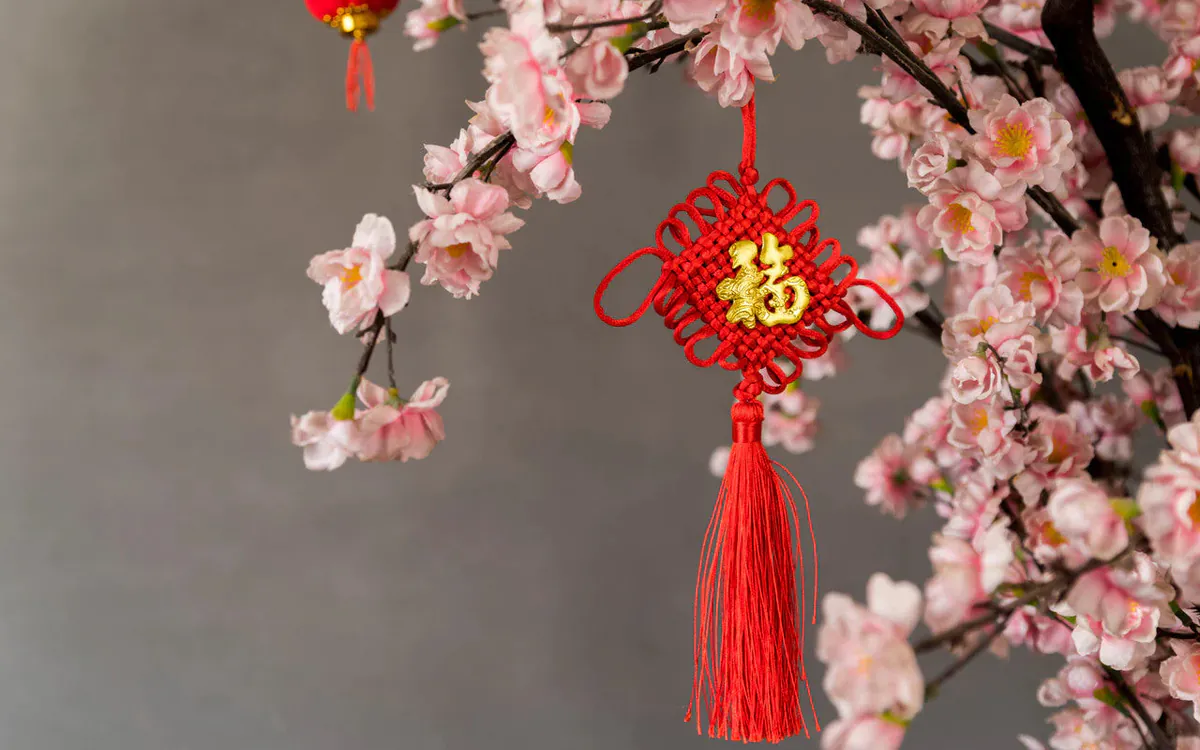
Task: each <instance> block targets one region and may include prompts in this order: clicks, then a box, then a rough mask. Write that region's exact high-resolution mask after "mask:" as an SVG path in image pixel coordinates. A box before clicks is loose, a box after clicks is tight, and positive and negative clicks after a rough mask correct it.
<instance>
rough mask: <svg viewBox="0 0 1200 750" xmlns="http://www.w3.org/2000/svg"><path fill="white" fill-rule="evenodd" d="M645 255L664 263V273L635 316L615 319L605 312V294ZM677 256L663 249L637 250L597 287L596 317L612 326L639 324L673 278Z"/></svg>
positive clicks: (593, 300) (651, 288)
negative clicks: (659, 292)
mask: <svg viewBox="0 0 1200 750" xmlns="http://www.w3.org/2000/svg"><path fill="white" fill-rule="evenodd" d="M643 255H653V256H655V257H656V258H658V259H659V260H661V261H662V263H663V267H662V271H660V272H659V274H658V280H657V281H655V282H654V286H652V287H650V291H649V292H648V293H647V294H646V298H645V299H643V300H642V304H641V305H639V306H638V309H636V310H634V311H633V314H632V315H630V316H629V317H627V318H614V317H612V316H611V315H609V314H608V313H606V312H604V293H605V292H606V291H608V285H609V284H611V283H612V281H613V279H615V278H617V276H619V275H620V274H621V272H622V271H624V270H625V269H626V268H629V266H631V265H632V264H633V262H634V261H636V260H637V259H638V258H640V257H642V256H643ZM674 258H675V256H674V255H672V254H671V253H670V252H668V251H666V250H664V249H662V248H661V247H643V248H642V249H641V250H635V251H633V252H632V253H630V254H629V255H627V256H626V257H625V259H624V260H622V261H621V262H620V263H618V264H617V265H616V266H614V267H613V269H612V270H611V271H609V272H608V273H606V274H605V275H604V278H603V279H601V281H600V285H599V286H597V287H596V295H595V297H593V298H592V305H593V307H594V308H595V310H596V316H597V317H598V318H600V320H603V321H604V322H605V323H607V324H609V325H610V326H618V327H620V326H627V325H631V324H633V323H635V322H637V320H638V318H640V317H642V315H644V314H645V313H646V310H648V309H650V304H651V303H652V302H653V301H654V297H655V295H657V294H658V291H659V290H660V289H662V287H663V285H664V284H665V283H667V281H668V280H669V279H670V278H671V272H670V264H671V261H672V260H674Z"/></svg>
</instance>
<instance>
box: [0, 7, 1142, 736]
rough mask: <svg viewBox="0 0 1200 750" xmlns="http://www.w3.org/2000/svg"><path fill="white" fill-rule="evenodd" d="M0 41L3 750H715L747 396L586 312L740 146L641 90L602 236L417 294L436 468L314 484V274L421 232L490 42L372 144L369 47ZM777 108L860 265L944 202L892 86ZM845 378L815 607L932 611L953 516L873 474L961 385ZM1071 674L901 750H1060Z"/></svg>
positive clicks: (809, 475)
mask: <svg viewBox="0 0 1200 750" xmlns="http://www.w3.org/2000/svg"><path fill="white" fill-rule="evenodd" d="M0 10H2V11H3V17H4V18H5V19H6V22H5V23H4V24H2V25H0V352H3V360H2V362H3V365H2V366H0V386H2V387H3V394H4V396H3V407H2V408H0V747H4V748H5V750H85V749H86V750H168V749H170V750H183V749H185V748H186V749H188V750H208V749H216V748H221V749H223V750H224V749H226V748H238V749H239V750H331V749H333V748H337V749H338V750H377V749H378V748H387V747H395V748H405V749H406V750H408V749H410V748H411V750H476V749H479V750H484V749H485V748H486V749H487V750H507V749H513V750H516V749H518V748H529V749H534V748H546V749H547V750H550V749H551V748H555V749H557V748H570V749H572V750H573V749H575V748H579V749H580V750H584V749H591V748H596V749H601V748H602V749H604V750H618V749H626V748H627V749H630V750H633V749H635V748H636V749H643V748H646V749H650V748H653V749H654V750H663V749H665V748H689V747H698V746H700V745H701V744H703V743H704V742H707V740H701V739H698V738H697V737H696V736H695V734H694V730H693V729H692V728H690V727H688V726H685V725H684V724H683V722H682V710H683V706H684V703H685V702H686V700H687V693H688V688H689V678H690V661H689V660H690V618H691V596H692V587H693V582H694V575H695V565H696V558H697V553H698V549H699V543H700V539H701V536H702V533H703V529H704V526H705V524H706V522H707V519H708V515H709V511H710V508H711V504H712V501H713V499H714V497H715V492H716V488H717V482H716V480H714V479H713V478H711V477H710V476H709V475H708V474H707V471H706V460H707V457H708V453H709V451H710V449H711V448H712V447H713V446H714V445H716V444H717V443H718V442H719V441H721V440H723V439H724V438H725V437H726V434H727V430H728V429H729V428H728V416H727V413H728V412H727V411H726V405H727V403H728V393H729V388H730V387H731V386H732V380H731V379H730V376H728V375H726V374H721V373H715V372H710V371H699V370H696V369H694V368H692V367H691V366H690V365H688V364H687V363H686V362H685V361H684V359H683V357H682V355H681V352H680V351H679V350H678V348H677V347H675V345H674V344H672V343H671V341H670V338H669V335H668V333H667V332H666V331H665V330H664V329H663V328H662V327H661V325H660V324H659V323H658V322H657V321H656V320H652V319H650V318H648V319H647V320H646V321H645V322H644V323H642V324H641V325H638V326H635V327H633V328H632V329H625V330H612V329H608V328H606V327H605V326H603V325H602V324H600V323H599V322H598V321H597V320H595V318H594V317H593V315H592V312H591V304H590V301H591V295H592V290H593V289H594V287H595V284H596V282H597V281H598V280H599V279H600V277H601V276H602V275H603V273H604V272H605V270H607V269H608V268H609V267H610V266H611V265H612V264H613V263H614V262H615V261H616V260H617V259H618V258H619V257H620V256H622V255H623V254H624V253H626V252H627V251H629V250H630V249H633V248H635V247H638V246H640V245H641V244H644V243H645V242H647V241H648V239H649V238H650V237H651V232H652V230H653V228H654V226H655V224H656V222H657V221H658V220H659V219H660V216H661V215H662V213H663V211H664V210H665V209H666V208H667V207H668V206H669V205H670V204H671V203H673V202H674V201H676V200H678V199H680V198H681V197H682V196H683V195H685V194H686V191H687V190H689V189H690V188H691V187H693V186H694V185H695V184H697V183H698V182H699V181H700V180H702V178H703V177H704V175H705V174H706V173H707V172H708V171H709V170H711V169H712V168H714V167H717V166H726V167H732V166H734V165H735V164H736V160H737V158H738V155H737V151H736V149H737V143H738V141H737V137H738V128H739V121H738V117H737V115H736V113H735V112H732V111H722V110H720V109H719V108H717V107H716V106H715V104H714V103H713V102H711V101H709V100H707V99H705V98H704V97H703V96H702V95H700V94H699V93H698V92H696V91H694V90H691V89H689V88H687V87H685V86H684V85H683V84H682V83H681V82H680V81H679V78H678V71H676V70H673V69H664V70H663V71H661V72H660V73H659V74H658V75H656V76H653V77H647V76H646V75H637V76H636V77H635V78H634V79H633V80H632V81H631V83H630V85H629V88H628V91H627V93H626V94H624V95H623V96H622V97H621V98H620V99H619V101H618V102H617V103H616V106H615V114H614V117H613V121H612V124H611V125H610V126H609V127H608V128H607V129H606V130H603V131H600V132H594V131H589V132H586V133H585V134H584V135H583V136H582V137H581V138H580V141H579V144H578V147H577V149H576V159H577V161H576V166H577V169H578V173H579V175H580V179H581V181H582V183H583V185H584V197H583V199H582V200H580V201H579V202H577V203H575V204H573V205H569V206H561V207H560V206H554V205H539V206H537V207H536V208H535V209H534V210H533V211H532V213H531V214H529V215H528V216H527V218H528V220H529V224H528V226H527V227H526V228H525V229H524V230H522V231H521V232H520V233H519V234H518V235H516V236H515V237H514V242H515V244H516V248H515V249H514V250H512V251H511V252H508V253H507V254H506V255H505V256H504V257H503V259H502V262H501V265H500V270H499V273H498V274H497V276H496V278H495V279H494V280H493V281H491V282H490V283H488V284H487V285H486V286H485V288H484V292H483V295H482V296H481V297H480V298H478V299H475V300H472V301H470V302H461V301H455V300H453V299H451V298H450V297H449V296H448V295H446V294H444V293H442V292H441V290H439V289H429V288H424V287H422V288H418V289H417V290H416V293H415V295H414V304H413V305H412V307H411V308H410V309H409V310H408V311H406V312H405V313H404V314H403V316H402V317H401V319H400V343H399V347H400V352H401V353H402V354H401V357H400V360H399V363H398V365H399V370H400V374H401V378H402V380H403V382H404V383H405V384H406V385H407V386H412V385H415V384H416V383H417V382H419V381H420V380H422V379H424V378H427V377H431V376H433V375H444V376H446V377H448V378H449V379H450V381H451V383H452V387H451V391H450V398H449V400H448V401H447V402H446V404H445V409H444V414H445V419H446V424H447V430H448V433H449V439H448V440H447V441H446V443H445V444H444V445H442V446H440V447H439V448H438V449H437V450H436V451H435V452H434V454H433V456H432V457H430V458H429V459H428V460H426V461H422V462H418V463H410V464H408V465H404V466H400V465H383V466H361V465H355V466H350V467H348V468H347V469H345V470H343V471H340V472H338V473H335V474H332V475H325V474H312V473H309V472H307V471H305V469H304V468H303V466H302V464H301V460H300V455H299V452H298V450H297V449H295V448H293V447H292V446H290V445H289V444H288V428H287V417H288V414H289V413H292V412H301V411H304V410H306V409H309V408H318V407H326V406H328V405H329V404H331V403H332V401H333V400H334V399H335V398H336V396H337V393H338V390H339V388H340V386H342V385H343V383H344V382H345V380H346V377H347V376H348V373H349V369H350V367H351V365H352V361H353V359H354V358H355V357H356V354H357V348H356V345H355V344H354V342H353V341H351V340H349V339H341V338H339V337H337V336H336V335H335V334H334V332H333V331H332V330H331V329H330V328H329V327H328V325H327V322H326V320H325V313H324V310H323V308H322V307H321V304H320V298H319V289H318V287H316V285H314V284H312V282H310V281H309V280H308V279H306V278H305V276H304V269H305V267H306V264H307V262H308V258H309V257H310V256H311V255H312V254H314V253H316V252H321V251H324V250H327V249H330V248H335V247H342V246H343V245H344V244H345V243H346V242H347V241H348V240H349V237H350V233H351V231H352V230H353V227H354V224H355V222H356V221H357V220H358V218H359V217H360V216H361V214H362V213H364V212H366V211H377V212H382V213H386V214H388V215H390V216H391V217H392V218H393V219H394V220H395V221H396V223H397V224H398V225H400V226H407V225H408V224H409V223H411V222H412V221H413V220H414V218H415V217H416V215H417V209H416V206H415V204H414V202H413V200H412V197H411V192H410V189H409V185H410V184H411V183H412V182H413V181H415V180H416V179H418V178H419V174H420V163H421V154H422V150H421V148H420V145H421V144H422V143H425V142H432V143H448V142H449V141H450V140H451V139H452V138H453V136H454V134H455V133H456V132H457V129H458V128H459V127H460V126H461V125H462V124H463V123H464V122H465V120H466V117H467V115H468V114H469V112H468V110H467V109H466V108H465V107H464V106H463V104H462V102H463V100H464V99H467V98H478V96H479V94H480V93H481V92H482V90H483V82H482V79H481V77H480V74H479V68H480V63H479V58H478V55H477V52H476V51H475V49H474V35H473V34H458V33H452V34H449V35H448V36H447V38H446V39H445V40H444V42H443V44H441V45H439V46H438V47H437V48H436V49H435V50H434V51H432V52H430V53H428V54H425V55H420V56H418V55H416V54H414V53H413V52H412V51H411V50H410V49H409V45H408V43H407V41H406V40H405V39H404V38H403V37H402V36H401V34H400V33H399V32H400V26H401V21H400V20H398V19H397V20H393V21H391V22H390V23H389V24H388V26H387V27H386V29H385V31H384V33H382V34H381V35H380V36H378V37H377V38H376V39H375V40H374V42H373V45H372V50H373V53H374V55H375V61H376V66H377V71H378V76H379V87H380V88H379V108H378V111H377V112H375V113H374V114H371V115H361V114H360V115H358V116H353V115H350V114H348V113H346V112H345V111H344V110H343V109H342V107H341V102H340V94H339V91H340V86H341V76H342V75H343V67H342V66H343V64H344V56H345V52H346V48H345V45H344V43H342V41H341V40H339V39H338V38H337V37H336V36H335V35H333V34H332V33H331V32H328V31H327V30H325V29H322V28H321V27H320V26H319V25H318V24H317V23H315V22H314V21H313V20H312V19H311V18H309V17H308V15H307V14H306V13H305V11H304V9H303V6H302V4H301V3H300V2H299V1H298V0H294V1H293V2H286V3H284V2H271V3H268V2H257V3H253V2H245V3H231V2H224V3H212V2H149V1H148V0H105V2H102V3H101V2H84V0H74V1H73V2H72V1H70V0H42V2H38V3H17V2H15V0H4V1H3V2H0ZM1149 57H1150V58H1152V59H1157V58H1158V57H1159V53H1158V51H1157V49H1154V50H1152V51H1151V52H1150V54H1149ZM777 70H778V73H779V78H780V80H779V82H778V83H776V84H774V85H771V86H767V87H765V88H764V90H763V95H762V97H761V104H760V107H761V115H760V119H761V152H760V153H761V160H760V166H761V167H762V168H763V171H764V173H766V174H771V173H778V174H780V175H785V176H788V177H790V178H791V179H792V180H793V181H794V182H795V184H796V185H797V186H799V187H800V188H801V192H802V193H804V194H806V195H808V196H811V197H813V198H816V199H818V200H819V201H820V202H821V204H822V206H823V207H824V216H823V221H822V226H823V228H824V231H825V232H826V233H827V234H831V235H834V236H839V237H841V238H842V239H843V240H844V241H846V242H847V244H852V241H853V237H854V233H855V231H856V230H857V228H858V227H859V226H860V225H862V224H863V223H865V222H868V221H871V220H873V219H874V218H875V217H877V216H878V215H880V214H881V213H885V212H891V211H895V210H897V209H898V208H899V206H900V205H902V203H903V202H905V201H912V200H914V199H915V198H917V197H918V196H916V194H915V193H908V192H907V191H906V190H905V189H904V186H903V183H902V178H901V177H900V175H899V174H898V173H897V172H896V170H895V169H894V167H892V166H891V165H887V164H883V163H881V162H879V161H877V160H875V159H874V158H873V157H871V156H870V155H869V153H868V151H867V145H868V142H869V135H868V134H867V132H866V131H865V129H863V128H862V127H861V126H859V125H858V124H857V120H858V101H857V99H856V97H855V89H856V87H857V86H858V85H860V84H864V83H868V82H870V81H871V79H872V78H873V77H874V74H873V73H872V72H871V66H870V63H869V62H867V61H859V62H857V63H855V64H852V65H844V66H838V67H830V66H828V65H826V64H825V63H824V60H823V57H822V53H821V51H820V50H819V49H818V48H816V47H815V46H814V47H813V48H811V49H806V50H804V51H803V52H802V53H800V54H790V53H789V54H781V55H779V56H778V57H777ZM644 278H646V279H648V278H649V272H648V270H647V271H646V273H645V276H644ZM632 286H633V285H632V284H631V285H629V288H632ZM851 355H852V357H853V359H854V367H853V369H851V370H850V371H849V372H847V373H846V374H845V375H844V376H842V377H841V378H839V379H838V380H837V381H836V382H832V383H829V382H822V383H819V384H816V385H815V386H814V387H813V388H812V390H813V392H814V393H815V394H816V395H817V396H818V397H819V398H821V399H822V401H823V402H824V404H825V410H824V415H825V431H824V433H823V435H822V438H821V441H820V443H819V445H818V447H817V449H816V450H815V451H814V452H812V453H810V454H808V455H805V456H802V457H795V458H790V459H788V461H787V463H788V465H789V466H790V467H791V468H792V470H793V471H795V472H796V474H797V475H798V476H799V477H800V478H801V481H802V482H803V483H804V485H805V487H806V488H807V490H808V492H809V494H810V495H811V496H812V497H813V498H814V499H815V503H816V505H815V513H816V523H817V528H818V530H819V533H820V539H821V542H822V548H821V550H822V563H823V568H822V571H823V576H822V578H823V582H824V584H825V587H826V588H827V590H833V589H838V590H843V591H848V592H850V593H852V594H853V595H855V596H856V597H861V596H862V592H863V587H864V585H865V581H866V578H867V576H868V575H869V574H870V573H871V572H872V571H875V570H886V571H888V572H889V573H891V574H892V575H893V576H895V577H897V578H908V579H911V580H916V581H918V582H923V581H924V579H925V578H926V576H927V574H928V562H927V560H926V559H925V546H926V543H927V540H928V534H929V532H930V531H931V530H932V529H933V528H934V527H935V525H936V520H935V519H934V518H933V516H932V513H930V512H926V513H924V514H922V516H920V517H918V518H917V519H914V520H910V521H908V522H905V523H897V522H895V521H893V520H891V519H888V518H884V517H882V516H880V515H879V514H878V513H876V512H875V511H874V510H871V509H868V508H867V507H866V506H865V505H864V504H863V502H862V500H861V492H860V491H859V490H857V489H856V488H855V487H854V486H853V484H852V482H851V471H852V468H853V466H854V464H855V462H856V461H857V460H858V459H859V458H860V457H861V456H862V455H864V454H865V453H866V452H867V451H869V450H870V449H871V448H872V447H873V446H874V444H875V443H876V442H877V441H878V439H879V438H880V437H881V436H882V435H883V434H884V433H885V432H888V431H892V430H897V429H899V427H900V425H901V421H902V419H903V417H904V415H905V414H907V413H908V412H909V411H911V410H912V409H913V408H915V407H916V406H918V405H919V404H921V403H922V402H923V401H924V400H925V399H926V398H927V397H928V396H929V395H931V393H932V390H933V388H934V384H935V381H936V377H937V376H938V374H939V371H940V364H939V355H938V352H937V351H936V349H935V348H934V347H932V346H931V345H929V344H928V343H926V342H924V341H922V340H919V339H917V338H916V337H913V336H908V335H905V336H901V337H900V338H898V339H896V340H894V341H892V342H889V343H882V344H874V343H867V342H864V341H861V340H859V341H855V342H854V343H853V345H852V346H851ZM811 648H812V647H811V644H810V651H811ZM1051 665H1052V663H1051V662H1049V661H1047V662H1045V663H1043V664H1040V665H1039V664H1037V663H1036V660H1034V659H1032V658H1031V657H1028V656H1026V655H1024V654H1020V655H1017V656H1016V657H1015V658H1014V659H1013V660H1012V661H1011V662H1010V663H1007V664H1005V663H1000V662H996V661H994V660H990V661H986V662H982V663H980V664H977V665H975V666H973V667H971V669H970V671H969V672H967V674H966V676H965V679H959V680H956V681H955V683H954V689H953V690H951V691H947V692H946V693H945V694H944V695H943V696H942V697H941V698H939V699H938V700H937V701H936V702H935V703H933V704H932V705H930V706H929V708H928V710H927V711H926V712H925V713H924V714H923V715H922V716H921V718H920V719H919V720H918V721H917V722H916V723H915V724H914V725H913V727H912V732H911V737H910V740H909V743H908V747H912V748H938V749H940V748H947V749H949V748H959V747H973V748H977V749H978V750H991V748H1006V747H1014V746H1015V741H1014V740H1013V738H1012V736H1013V735H1015V733H1016V732H1017V731H1020V730H1024V731H1032V732H1036V733H1038V734H1041V733H1042V726H1043V725H1042V724H1041V721H1042V717H1043V712H1042V710H1041V709H1040V708H1039V707H1038V706H1037V704H1036V701H1035V700H1034V697H1033V690H1034V688H1035V686H1036V684H1037V682H1038V680H1039V675H1040V674H1041V671H1042V670H1043V669H1048V668H1050V667H1051ZM822 714H823V716H824V717H825V718H826V719H827V720H828V719H831V718H832V715H833V714H832V710H831V708H830V707H829V706H828V704H823V705H822ZM1001 719H1002V721H1001ZM981 727H987V733H984V732H981V731H980V730H981ZM801 745H802V743H801V742H799V741H797V742H793V743H791V744H790V746H793V747H800V746H801ZM809 746H815V741H814V743H813V744H811V745H809Z"/></svg>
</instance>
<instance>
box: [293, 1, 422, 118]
mask: <svg viewBox="0 0 1200 750" xmlns="http://www.w3.org/2000/svg"><path fill="white" fill-rule="evenodd" d="M304 4H305V5H307V6H308V12H309V13H311V14H312V15H313V17H314V18H316V19H317V20H318V21H320V22H321V23H324V24H326V25H328V26H331V27H333V28H334V29H337V30H338V31H340V32H341V33H342V36H345V37H349V38H350V39H352V40H353V41H351V42H350V59H349V61H347V63H346V108H347V109H349V110H350V111H351V112H355V111H357V110H358V100H359V93H360V92H361V93H362V98H363V100H365V102H366V105H367V109H375V72H374V70H373V69H372V67H371V51H370V50H369V49H367V36H369V35H370V34H373V33H375V31H376V30H377V29H378V28H379V22H380V21H382V20H383V19H385V18H387V17H388V16H389V15H391V12H392V11H393V10H395V9H396V6H397V5H399V4H400V0H366V1H365V2H361V3H356V2H349V1H348V0H304Z"/></svg>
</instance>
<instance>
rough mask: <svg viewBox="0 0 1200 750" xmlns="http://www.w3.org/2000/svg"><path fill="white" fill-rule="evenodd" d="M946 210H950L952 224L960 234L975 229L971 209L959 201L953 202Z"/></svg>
mask: <svg viewBox="0 0 1200 750" xmlns="http://www.w3.org/2000/svg"><path fill="white" fill-rule="evenodd" d="M946 210H947V211H949V212H950V226H952V227H954V231H956V232H958V233H959V234H966V233H967V232H973V231H975V226H974V225H973V224H972V223H971V209H969V208H967V207H966V206H963V205H962V204H959V203H951V204H950V205H949V206H948V207H947V208H946Z"/></svg>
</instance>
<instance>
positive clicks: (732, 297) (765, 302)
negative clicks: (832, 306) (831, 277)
mask: <svg viewBox="0 0 1200 750" xmlns="http://www.w3.org/2000/svg"><path fill="white" fill-rule="evenodd" d="M729 257H730V258H731V259H732V261H733V263H732V265H733V268H734V269H735V270H736V271H737V275H736V276H732V277H730V278H727V279H724V280H722V281H721V283H719V284H717V290H716V291H717V297H719V298H721V299H723V300H728V301H729V302H731V303H732V304H730V306H729V312H728V313H726V314H725V318H726V319H727V320H728V321H729V322H730V323H741V324H742V325H744V326H746V327H747V328H753V327H754V326H755V325H756V324H757V323H759V322H761V323H762V324H763V325H765V326H774V325H788V324H791V323H795V322H797V321H798V320H800V317H801V316H802V315H804V310H805V308H807V307H808V303H809V300H810V299H811V298H810V297H809V294H808V284H806V283H804V279H802V278H800V277H799V276H788V277H787V278H785V279H783V281H780V277H781V276H783V275H784V274H786V273H787V270H788V269H787V265H785V264H786V262H787V261H789V260H791V259H792V248H791V246H790V245H783V246H782V247H781V246H780V245H779V240H778V239H776V237H775V235H773V234H771V233H769V232H764V233H763V236H762V250H761V251H759V249H758V245H756V244H754V243H753V242H751V241H750V240H739V241H738V242H735V243H733V245H732V246H731V247H730V248H729ZM759 263H762V264H763V265H765V266H767V268H766V270H763V269H761V268H759ZM789 289H791V290H792V294H791V298H792V299H791V304H788V290H789Z"/></svg>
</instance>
